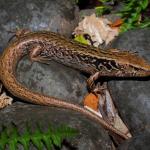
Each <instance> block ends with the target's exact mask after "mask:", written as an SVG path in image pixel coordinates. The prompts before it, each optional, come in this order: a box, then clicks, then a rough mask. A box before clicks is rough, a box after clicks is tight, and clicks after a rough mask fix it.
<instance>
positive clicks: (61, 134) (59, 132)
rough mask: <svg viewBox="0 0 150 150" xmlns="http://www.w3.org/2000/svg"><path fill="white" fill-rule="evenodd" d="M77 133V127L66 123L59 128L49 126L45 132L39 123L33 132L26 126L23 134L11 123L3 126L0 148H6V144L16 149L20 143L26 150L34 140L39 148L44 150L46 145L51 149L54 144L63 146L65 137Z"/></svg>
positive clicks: (0, 149)
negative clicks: (71, 126)
mask: <svg viewBox="0 0 150 150" xmlns="http://www.w3.org/2000/svg"><path fill="white" fill-rule="evenodd" d="M77 133H78V132H77V130H76V129H73V128H70V127H68V126H66V125H61V126H60V127H57V128H56V127H52V126H49V128H48V130H47V131H45V132H43V131H42V130H41V127H40V126H39V125H37V128H36V129H35V130H34V132H31V130H30V128H29V126H26V128H25V131H24V133H23V134H22V135H21V134H19V131H18V129H17V126H16V125H14V124H11V126H9V127H5V126H3V127H2V131H1V133H0V150H4V149H5V148H6V146H8V147H9V149H10V150H16V149H17V146H18V144H19V143H20V144H21V145H22V146H23V148H24V150H28V149H29V147H30V142H32V143H33V145H34V146H35V147H36V148H37V149H38V150H42V149H43V148H44V147H46V148H47V149H48V150H51V149H52V147H53V146H54V145H55V146H57V147H59V148H61V144H62V141H63V140H64V139H66V138H70V137H74V136H75V135H77Z"/></svg>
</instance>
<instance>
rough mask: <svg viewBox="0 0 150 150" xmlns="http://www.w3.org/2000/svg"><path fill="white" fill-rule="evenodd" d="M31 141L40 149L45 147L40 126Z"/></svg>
mask: <svg viewBox="0 0 150 150" xmlns="http://www.w3.org/2000/svg"><path fill="white" fill-rule="evenodd" d="M31 141H32V142H33V144H34V145H35V146H36V147H37V148H38V149H39V150H42V149H43V147H44V146H43V143H42V137H41V131H40V129H39V128H37V129H36V131H35V132H34V133H33V134H32V137H31Z"/></svg>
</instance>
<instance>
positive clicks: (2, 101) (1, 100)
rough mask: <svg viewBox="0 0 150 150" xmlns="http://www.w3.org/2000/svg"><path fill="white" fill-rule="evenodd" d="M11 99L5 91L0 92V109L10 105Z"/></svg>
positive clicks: (0, 90)
mask: <svg viewBox="0 0 150 150" xmlns="http://www.w3.org/2000/svg"><path fill="white" fill-rule="evenodd" d="M1 92H2V84H0V93H1ZM12 101H13V98H12V97H9V96H7V95H6V93H5V92H2V93H1V94H0V109H2V108H4V107H6V106H8V105H11V104H12Z"/></svg>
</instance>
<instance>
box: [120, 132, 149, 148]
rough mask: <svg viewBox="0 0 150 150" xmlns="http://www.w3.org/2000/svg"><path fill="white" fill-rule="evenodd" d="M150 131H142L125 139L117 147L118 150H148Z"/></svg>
mask: <svg viewBox="0 0 150 150" xmlns="http://www.w3.org/2000/svg"><path fill="white" fill-rule="evenodd" d="M149 141H150V133H142V134H140V135H138V136H135V137H133V138H131V139H130V140H127V141H126V142H124V143H123V144H121V145H120V146H119V147H118V150H150V144H149Z"/></svg>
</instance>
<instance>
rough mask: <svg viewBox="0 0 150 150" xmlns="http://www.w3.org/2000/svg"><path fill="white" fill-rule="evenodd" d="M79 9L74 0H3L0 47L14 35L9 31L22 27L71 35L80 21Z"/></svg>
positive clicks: (0, 3) (0, 14)
mask: <svg viewBox="0 0 150 150" xmlns="http://www.w3.org/2000/svg"><path fill="white" fill-rule="evenodd" d="M77 10H78V9H77V7H76V5H75V2H74V1H73V0H71V1H68V0H63V1H61V0H44V1H37V0H26V1H24V0H1V2H0V41H1V43H0V44H1V45H0V47H4V46H5V45H6V43H7V41H8V39H9V38H10V37H11V36H12V34H10V33H9V32H8V31H14V30H16V29H22V28H27V29H31V30H50V31H53V32H59V33H61V34H63V35H66V36H70V35H71V33H72V31H73V29H74V27H75V26H76V25H77V22H78V12H77Z"/></svg>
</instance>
